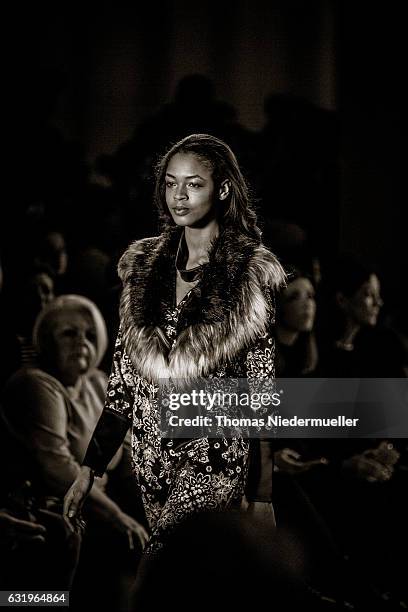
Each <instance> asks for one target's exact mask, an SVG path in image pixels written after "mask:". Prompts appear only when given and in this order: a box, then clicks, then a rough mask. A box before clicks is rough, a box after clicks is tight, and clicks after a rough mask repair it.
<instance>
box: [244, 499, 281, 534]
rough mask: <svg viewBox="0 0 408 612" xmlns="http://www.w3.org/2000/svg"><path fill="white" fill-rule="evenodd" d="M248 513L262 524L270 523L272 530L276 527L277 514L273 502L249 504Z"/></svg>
mask: <svg viewBox="0 0 408 612" xmlns="http://www.w3.org/2000/svg"><path fill="white" fill-rule="evenodd" d="M247 513H248V514H249V515H250V516H251V517H253V518H254V519H255V520H257V521H259V522H260V523H262V524H265V523H266V524H268V523H269V525H270V527H271V528H273V527H275V526H276V521H275V512H274V511H273V506H272V504H271V502H260V501H253V502H249V503H248V507H247Z"/></svg>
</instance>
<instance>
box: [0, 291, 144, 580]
mask: <svg viewBox="0 0 408 612" xmlns="http://www.w3.org/2000/svg"><path fill="white" fill-rule="evenodd" d="M106 344H107V335H106V327H105V323H104V320H103V318H102V315H101V314H100V312H99V310H98V309H97V307H96V306H95V304H94V303H93V302H91V301H90V300H88V299H86V298H84V297H82V296H78V295H63V296H60V297H58V298H56V299H55V300H54V301H53V302H52V303H50V304H49V305H48V306H46V307H45V308H44V309H43V310H42V312H41V313H40V315H39V317H38V319H37V321H36V324H35V327H34V345H35V347H36V349H37V351H38V354H39V363H40V366H41V367H40V368H23V369H20V370H19V371H18V372H17V373H15V374H14V375H13V377H12V378H11V379H10V380H9V382H8V383H7V385H6V387H5V390H4V397H3V406H2V421H3V428H4V430H5V432H6V434H7V438H8V441H9V444H8V450H7V470H8V473H9V478H8V479H9V483H8V490H9V491H17V490H18V489H19V485H20V484H21V483H24V482H25V481H30V482H31V493H30V497H31V498H32V499H34V500H35V505H38V506H41V507H42V508H44V507H46V508H47V507H48V508H49V507H50V504H51V505H52V507H53V509H57V510H59V509H60V506H59V501H61V500H62V498H63V496H64V494H65V493H66V491H67V489H68V488H69V487H70V485H71V483H72V482H73V480H74V479H75V477H76V475H77V474H78V472H79V469H80V464H81V462H82V460H83V457H84V455H85V451H86V448H87V446H88V444H89V440H90V438H91V434H92V431H93V430H94V428H95V425H96V423H97V421H98V419H99V417H100V415H101V413H102V409H103V402H104V396H105V390H106V375H105V374H104V373H103V372H102V371H100V370H98V369H97V366H98V364H99V362H100V360H101V358H102V356H103V354H104V351H105V349H106ZM121 459H122V460H123V461H125V460H127V456H126V457H125V456H124V450H123V447H122V448H121V449H119V451H118V453H117V455H116V456H115V457H114V459H113V460H112V462H111V465H110V466H109V468H110V469H111V470H112V469H113V468H116V467H118V465H119V462H120V461H121ZM109 468H108V471H109ZM106 481H107V475H106V474H105V475H104V476H103V477H102V478H101V479H100V480H97V481H96V483H95V484H94V485H93V487H92V490H91V491H90V495H89V498H88V503H87V508H86V509H85V510H86V518H87V519H88V520H89V524H90V525H92V524H96V521H97V524H98V525H100V524H104V525H105V526H106V527H108V528H109V530H110V531H111V532H112V530H113V532H114V533H116V534H117V539H118V540H119V541H120V540H122V542H123V544H125V543H126V547H128V546H129V543H130V542H132V546H133V538H134V541H135V543H139V545H140V547H143V545H144V543H145V541H146V539H147V534H146V532H145V529H144V527H143V526H142V525H141V524H140V523H139V522H138V521H137V520H135V518H133V517H132V516H130V515H128V514H127V513H126V512H124V511H123V510H122V508H121V507H119V506H118V504H117V503H115V502H114V501H113V499H111V498H110V497H109V496H108V495H107V493H106V492H105V490H104V488H105V485H106ZM21 587H22V588H23V587H24V584H23V583H22V584H21Z"/></svg>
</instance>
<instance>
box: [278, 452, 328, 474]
mask: <svg viewBox="0 0 408 612" xmlns="http://www.w3.org/2000/svg"><path fill="white" fill-rule="evenodd" d="M274 460H275V466H276V467H277V468H278V469H279V470H282V472H288V473H289V474H300V473H301V472H306V471H307V470H310V468H312V467H313V466H315V465H327V463H328V461H327V459H325V457H319V458H317V459H310V460H308V461H303V460H302V458H301V456H300V455H299V453H297V452H296V451H295V450H293V449H292V448H282V449H280V450H278V451H276V452H275V455H274Z"/></svg>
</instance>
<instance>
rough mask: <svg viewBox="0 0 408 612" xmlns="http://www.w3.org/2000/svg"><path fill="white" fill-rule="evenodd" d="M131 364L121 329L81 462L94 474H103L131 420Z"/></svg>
mask: <svg viewBox="0 0 408 612" xmlns="http://www.w3.org/2000/svg"><path fill="white" fill-rule="evenodd" d="M129 368H130V365H129V364H128V363H127V358H126V357H125V356H124V354H123V350H122V340H121V332H120V330H119V333H118V337H117V339H116V345H115V353H114V356H113V365H112V372H111V375H110V377H109V382H108V389H107V393H106V401H105V408H104V411H103V413H102V415H101V417H100V419H99V421H98V424H97V426H96V428H95V431H94V434H93V436H92V439H91V442H90V443H89V446H88V450H87V452H86V455H85V458H84V460H83V462H82V465H83V466H87V467H89V468H91V470H92V472H93V473H94V474H95V475H96V476H102V474H103V473H104V472H105V471H106V468H107V466H108V464H109V462H110V461H111V459H112V457H113V456H114V455H115V453H116V452H117V450H118V448H119V447H120V445H121V444H122V442H123V440H124V438H125V436H126V433H127V431H128V429H129V427H130V425H131V422H132V408H133V407H132V397H131V394H130V393H129V390H128V386H127V384H126V381H125V377H126V369H129Z"/></svg>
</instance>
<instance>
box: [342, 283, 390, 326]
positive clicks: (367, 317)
mask: <svg viewBox="0 0 408 612" xmlns="http://www.w3.org/2000/svg"><path fill="white" fill-rule="evenodd" d="M380 288H381V287H380V281H379V280H378V277H377V276H376V275H375V274H371V275H370V277H369V279H368V280H367V281H366V282H365V283H363V285H362V286H361V287H360V289H358V291H356V293H355V294H354V295H353V296H352V297H350V298H343V303H344V310H345V312H346V315H347V316H348V317H350V318H351V319H352V320H353V321H354V322H355V323H358V324H359V325H371V326H374V325H376V323H377V319H378V315H379V312H380V308H381V306H382V305H383V301H382V299H381V295H380Z"/></svg>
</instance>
